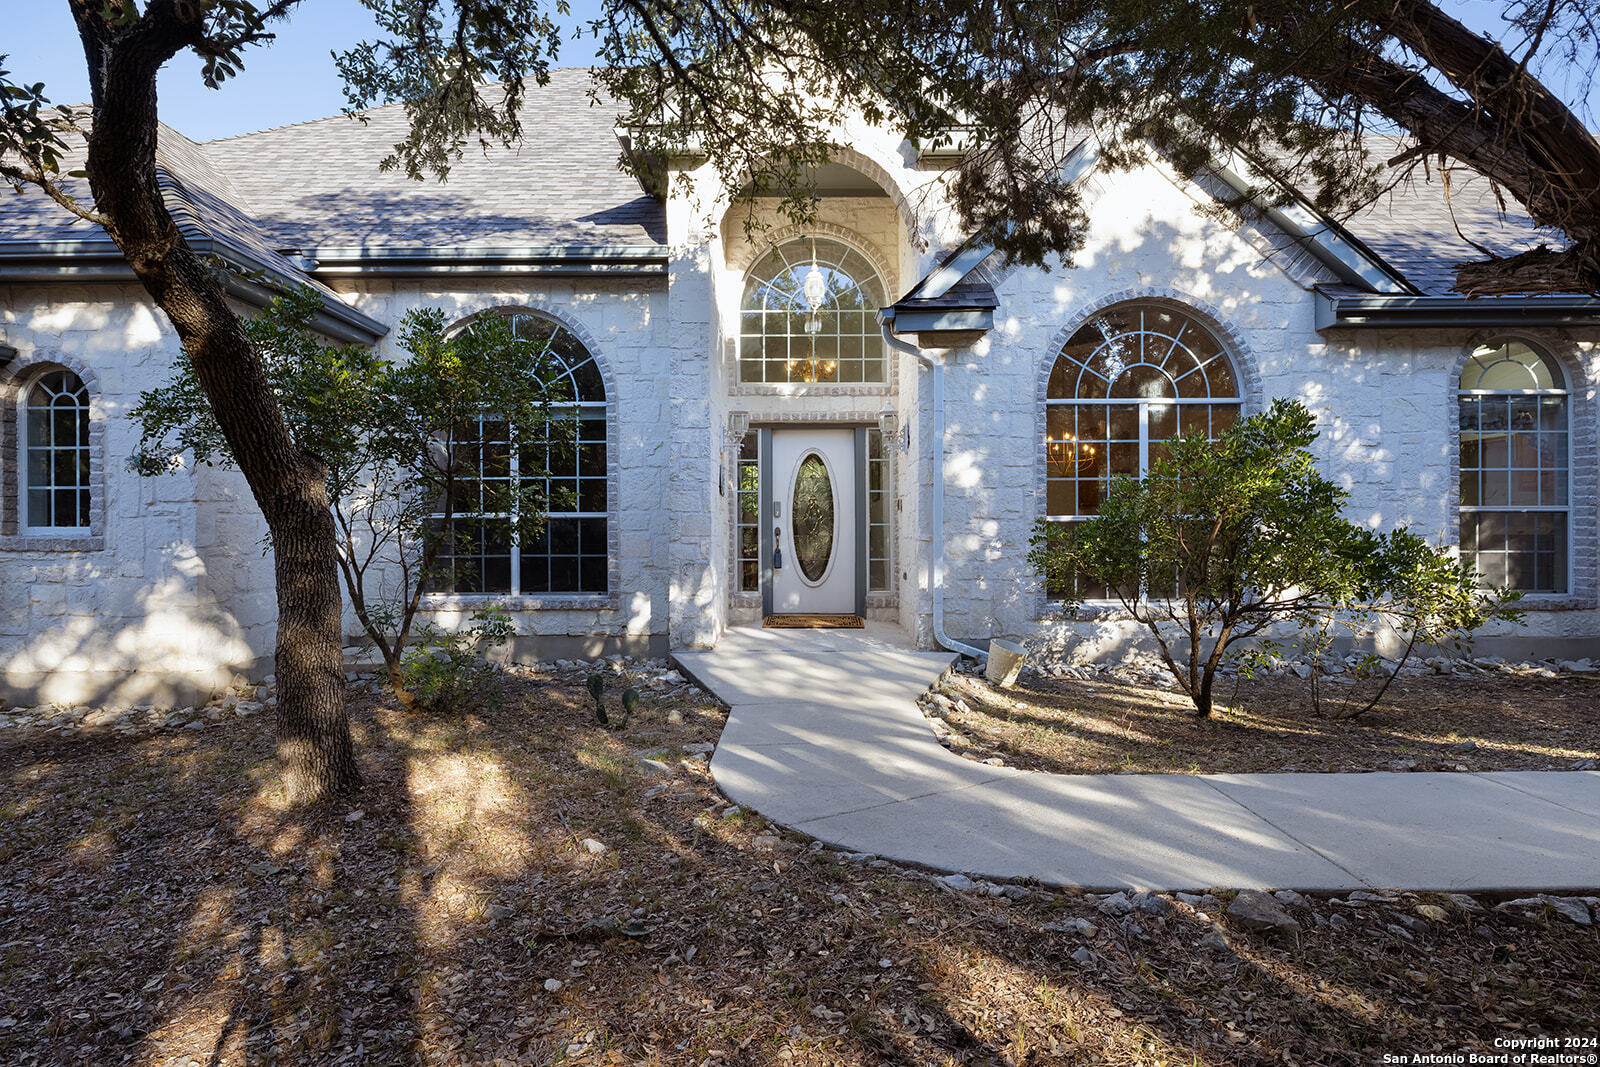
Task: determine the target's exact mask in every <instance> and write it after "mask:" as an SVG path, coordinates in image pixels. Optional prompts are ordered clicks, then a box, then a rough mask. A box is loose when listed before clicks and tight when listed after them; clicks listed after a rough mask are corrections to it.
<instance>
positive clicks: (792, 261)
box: [739, 237, 887, 383]
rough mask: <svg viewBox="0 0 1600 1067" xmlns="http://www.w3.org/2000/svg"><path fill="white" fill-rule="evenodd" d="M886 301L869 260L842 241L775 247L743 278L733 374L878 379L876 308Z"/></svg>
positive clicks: (746, 378) (757, 378) (764, 378)
mask: <svg viewBox="0 0 1600 1067" xmlns="http://www.w3.org/2000/svg"><path fill="white" fill-rule="evenodd" d="M885 303H887V300H886V298H885V291H884V285H883V281H882V280H881V279H880V278H879V277H878V274H877V272H876V271H875V270H873V269H872V264H871V263H869V262H868V261H867V257H866V256H864V255H862V254H861V253H860V252H858V251H856V250H855V249H854V248H851V247H850V246H849V245H847V244H845V243H843V242H842V241H836V240H833V239H832V238H827V237H815V238H812V237H801V238H797V239H795V240H793V241H788V242H785V243H784V244H781V245H778V246H777V247H776V248H774V249H772V251H770V252H768V253H767V254H766V255H765V256H763V257H761V259H760V260H758V261H757V262H756V264H755V266H753V267H751V268H750V272H749V274H748V275H746V277H745V288H744V301H743V303H742V305H741V308H742V310H741V312H740V326H739V380H740V381H741V382H779V383H789V382H865V383H875V382H883V381H884V380H885V375H884V368H883V335H882V333H881V332H880V331H879V329H878V320H877V315H876V312H877V309H878V308H880V307H882V306H883V305H884V304H885Z"/></svg>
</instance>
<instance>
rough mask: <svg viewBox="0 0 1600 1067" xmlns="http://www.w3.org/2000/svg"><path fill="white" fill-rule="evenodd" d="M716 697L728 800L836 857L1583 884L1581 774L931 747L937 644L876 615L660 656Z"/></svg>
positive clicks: (1333, 879)
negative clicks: (1195, 763) (1323, 770)
mask: <svg viewBox="0 0 1600 1067" xmlns="http://www.w3.org/2000/svg"><path fill="white" fill-rule="evenodd" d="M674 658H675V659H676V660H677V661H678V663H679V665H680V666H681V667H682V668H683V670H684V671H686V672H687V673H688V674H690V675H691V676H693V677H694V678H695V679H696V680H697V681H699V682H700V683H701V684H703V685H704V686H706V688H708V689H710V690H711V691H712V692H713V693H715V694H716V695H717V696H718V697H719V698H720V699H721V700H723V701H724V702H726V703H727V704H728V705H729V706H730V707H731V708H732V709H733V710H732V714H731V715H730V716H729V719H728V725H727V728H726V729H725V730H724V731H723V734H722V740H721V743H720V744H719V745H718V746H717V750H716V754H715V756H714V757H713V758H712V761H711V771H712V774H713V775H714V776H715V778H716V781H717V784H718V785H719V786H720V787H721V788H722V790H723V792H724V793H726V794H727V795H728V797H729V798H731V799H732V800H733V801H734V802H735V803H738V804H741V805H744V806H746V807H749V808H752V809H754V810H756V811H758V812H760V813H761V814H762V815H765V816H766V817H767V818H769V819H771V820H772V821H774V822H776V823H779V824H782V825H784V826H789V827H792V828H794V829H796V830H800V831H802V832H804V833H806V834H809V835H811V836H813V837H816V838H820V839H821V840H823V841H825V842H828V843H829V844H831V845H835V846H838V847H840V848H844V849H849V850H851V851H855V852H871V853H875V854H877V855H879V856H883V857H884V858H886V859H892V860H899V861H901V862H909V863H917V864H922V865H926V866H928V867H935V868H939V869H942V870H949V871H961V872H964V873H967V874H972V875H977V876H983V877H988V878H1037V879H1038V880H1040V881H1041V882H1044V883H1047V884H1052V885H1063V886H1082V887H1085V888H1091V889H1151V890H1175V889H1198V888H1204V887H1211V886H1216V887H1227V888H1241V889H1243V888H1267V889H1300V890H1330V891H1331V890H1339V891H1343V890H1350V889H1361V888H1397V889H1418V890H1420V889H1434V890H1447V891H1500V890H1504V891H1517V892H1521V891H1524V890H1540V889H1547V890H1581V889H1594V888H1596V887H1600V773H1596V772H1589V771H1566V772H1535V771H1516V772H1503V773H1488V774H1465V773H1444V774H1432V773H1406V774H1389V773H1377V774H1218V775H1180V774H1172V775H1060V774H1042V773H1033V772H1028V771H1020V770H1015V769H1010V768H998V767H990V766H986V765H984V764H980V763H974V762H972V761H970V760H965V759H962V758H961V757H959V756H956V755H953V754H951V753H950V752H947V751H946V750H945V749H944V748H943V747H942V746H940V745H939V744H938V742H937V741H935V740H934V736H933V732H932V730H931V729H929V727H928V725H927V722H926V720H925V719H924V718H923V717H922V714H921V712H920V711H919V710H918V709H917V706H916V699H917V697H918V696H919V695H920V694H921V693H922V692H923V691H924V690H925V689H927V688H928V686H930V685H932V684H933V683H934V682H935V681H937V680H938V678H939V677H940V675H941V674H943V672H944V671H945V670H946V669H948V667H949V666H950V664H951V662H952V661H953V660H954V657H953V656H951V655H949V654H946V653H937V654H935V653H928V652H917V651H914V650H911V649H908V648H906V647H905V639H904V635H903V634H901V633H900V632H899V631H898V630H894V629H892V628H885V627H878V626H873V627H871V628H869V629H868V630H867V631H865V632H863V631H849V630H760V629H735V630H732V631H730V632H729V634H728V635H727V637H726V638H725V639H724V640H723V642H722V643H721V644H719V645H718V647H717V648H716V649H714V650H712V651H709V652H680V653H677V654H676V655H675V657H674Z"/></svg>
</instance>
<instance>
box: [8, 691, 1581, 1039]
mask: <svg viewBox="0 0 1600 1067" xmlns="http://www.w3.org/2000/svg"><path fill="white" fill-rule="evenodd" d="M1074 692H1077V693H1078V694H1079V696H1077V697H1072V696H1070V695H1069V693H1068V692H1063V693H1058V694H1056V695H1054V696H1051V697H1049V699H1050V700H1058V701H1060V702H1062V704H1063V705H1071V704H1073V702H1074V701H1076V702H1077V703H1079V704H1082V703H1083V697H1082V693H1084V692H1087V691H1085V690H1076V691H1074ZM1556 692H1557V690H1556V689H1555V688H1552V689H1551V690H1550V693H1551V694H1554V693H1556ZM1583 692H1585V693H1589V694H1592V693H1593V692H1594V691H1593V689H1588V690H1583ZM1467 693H1468V691H1467V690H1462V691H1461V694H1462V696H1463V697H1464V696H1466V695H1467ZM612 699H613V700H614V699H615V697H614V696H613V698H612ZM1041 699H1043V698H1042V697H1041ZM1106 699H1108V700H1109V699H1110V695H1109V694H1108V695H1107V697H1106ZM1117 699H1119V700H1123V701H1124V705H1119V706H1125V711H1123V712H1119V713H1118V714H1120V715H1124V716H1126V718H1125V719H1123V720H1118V721H1117V722H1116V723H1115V725H1114V727H1113V728H1111V730H1110V734H1109V735H1108V739H1106V740H1104V741H1101V742H1097V743H1098V744H1103V745H1105V746H1106V747H1105V748H1104V749H1103V750H1101V752H1102V754H1100V755H1097V756H1096V757H1095V759H1094V760H1093V761H1090V762H1091V764H1092V765H1093V766H1105V765H1108V763H1107V761H1109V760H1113V759H1115V758H1117V757H1114V756H1113V755H1111V753H1113V752H1116V751H1133V749H1130V748H1129V747H1128V741H1127V739H1126V738H1124V737H1123V734H1124V733H1128V734H1132V733H1141V734H1142V733H1145V732H1148V733H1149V734H1150V735H1152V737H1154V736H1158V735H1160V734H1164V733H1166V732H1168V728H1169V726H1177V725H1185V724H1181V723H1179V722H1178V721H1177V720H1176V719H1174V720H1173V722H1172V723H1168V721H1167V720H1166V719H1165V718H1160V717H1159V716H1161V715H1163V714H1165V713H1164V712H1160V711H1155V710H1147V711H1146V712H1144V713H1143V714H1144V715H1147V716H1155V717H1156V718H1137V717H1135V716H1136V714H1137V713H1138V709H1137V702H1136V701H1134V700H1133V699H1132V694H1124V695H1123V696H1119V697H1118V698H1117ZM587 700H588V698H587V695H586V694H585V693H584V692H583V689H582V681H581V678H580V677H574V678H571V679H553V678H551V677H549V676H540V675H535V674H529V675H527V676H524V677H519V678H516V679H513V680H512V681H511V683H510V690H509V693H508V699H507V701H506V703H505V705H504V707H503V708H502V709H501V710H499V711H495V712H492V713H486V714H482V715H473V716H467V717H463V718H419V717H408V716H406V715H403V714H401V713H400V712H398V711H396V710H395V709H394V708H392V707H390V706H389V705H388V704H387V703H386V702H385V701H384V700H383V699H382V698H381V697H374V696H372V695H370V694H366V693H364V692H361V691H357V690H353V691H352V712H353V721H354V728H355V732H356V735H357V740H358V746H359V752H360V759H361V762H362V766H363V770H364V773H365V775H366V778H367V782H368V786H367V789H366V790H365V792H363V793H362V794H361V795H359V796H357V797H355V798H354V799H352V800H350V801H348V802H344V803H339V804H334V805H328V806H324V807H318V808H314V809H309V810H289V809H287V808H286V807H285V806H284V804H283V799H282V794H281V792H280V788H279V784H278V781H277V779H276V775H275V769H274V767H275V765H274V763H273V746H272V741H271V738H270V723H269V722H267V721H265V720H266V718H267V717H266V716H262V717H260V718H256V719H250V720H241V719H229V720H224V721H221V722H219V723H216V724H214V725H209V726H202V727H197V728H169V727H161V728H155V729H153V730H151V731H146V732H142V733H139V734H137V735H135V736H122V735H120V734H117V733H115V732H112V731H110V730H101V731H95V730H88V731H85V732H80V733H71V734H61V733H47V732H44V731H42V730H32V729H26V730H25V729H13V730H8V731H6V733H5V734H4V736H0V864H3V866H0V871H3V874H0V1063H4V1064H7V1065H26V1064H74V1065H77V1064H95V1065H110V1064H121V1063H132V1064H141V1065H143V1064H150V1065H157V1064H161V1065H168V1064H188V1063H195V1064H243V1063H251V1064H296V1065H299V1064H347V1063H348V1064H357V1063H364V1064H376V1065H390V1064H409V1063H451V1064H457V1063H463V1064H464V1063H474V1064H480V1063H513V1062H515V1063H539V1064H550V1063H571V1064H636V1063H637V1064H674V1065H676V1064H711V1065H723V1064H773V1065H783V1067H788V1065H794V1064H816V1065H834V1064H862V1065H877V1064H886V1063H895V1064H901V1063H904V1064H1009V1065H1022V1064H1086V1065H1087V1064H1112V1065H1118V1064H1147V1065H1154V1064H1187V1065H1206V1067H1224V1065H1234V1064H1251V1065H1265V1064H1269V1063H1271V1064H1291V1065H1292V1064H1307V1065H1309V1064H1336V1065H1346V1064H1348V1065H1356V1064H1363V1065H1365V1064H1375V1063H1379V1062H1382V1060H1381V1056H1382V1053H1383V1052H1384V1051H1393V1052H1405V1053H1415V1052H1427V1051H1443V1050H1455V1049H1461V1048H1471V1049H1477V1050H1485V1051H1486V1050H1490V1049H1491V1048H1492V1046H1493V1042H1494V1040H1495V1038H1497V1037H1506V1036H1518V1037H1528V1036H1535V1035H1544V1034H1548V1035H1554V1036H1558V1037H1578V1036H1583V1035H1586V1034H1587V1035H1593V1034H1594V1029H1593V1027H1594V1020H1595V1019H1596V1018H1600V973H1597V969H1596V961H1597V960H1600V937H1597V934H1596V932H1595V928H1594V927H1585V926H1578V925H1574V924H1573V923H1572V922H1569V921H1567V920H1564V919H1561V918H1559V917H1557V916H1556V915H1555V914H1554V912H1553V911H1552V910H1551V909H1549V908H1542V909H1541V908H1537V907H1536V908H1534V909H1533V910H1531V911H1528V912H1527V913H1525V914H1524V913H1519V912H1507V911H1496V910H1493V909H1492V908H1489V909H1488V910H1480V908H1482V907H1483V906H1485V905H1490V904H1492V903H1493V902H1492V901H1481V902H1474V901H1471V900H1466V899H1464V898H1463V899H1445V898H1437V897H1422V898H1417V897H1396V898H1394V899H1391V900H1383V901H1379V900H1376V899H1373V900H1366V901H1363V900H1354V899H1352V900H1351V901H1349V902H1345V903H1334V902H1331V901H1327V900H1311V901H1306V902H1298V903H1294V904H1293V905H1292V906H1291V907H1290V908H1289V910H1290V912H1291V913H1292V914H1293V915H1294V916H1295V917H1296V919H1297V920H1298V921H1299V922H1300V923H1301V925H1302V926H1303V927H1304V931H1303V932H1302V933H1301V934H1299V935H1298V936H1290V937H1279V936H1272V937H1268V936H1264V935H1261V934H1255V933H1249V932H1246V931H1245V930H1243V929H1241V928H1239V927H1238V926H1236V925H1235V924H1234V923H1233V922H1232V920H1229V919H1225V918H1221V917H1220V915H1221V912H1222V911H1223V910H1224V909H1225V907H1226V902H1227V900H1228V898H1229V894H1227V893H1225V892H1219V893H1218V898H1219V899H1216V900H1206V899H1204V898H1196V899H1195V900H1193V901H1191V902H1190V903H1184V902H1181V901H1177V902H1174V901H1173V900H1172V899H1171V898H1166V897H1160V898H1142V899H1140V900H1139V901H1138V902H1137V903H1138V906H1139V908H1138V910H1133V911H1131V912H1129V911H1127V908H1128V905H1127V904H1126V902H1118V901H1112V900H1099V899H1096V898H1093V897H1088V896H1084V895H1082V894H1078V893H1074V892H1070V891H1054V892H1051V891H1046V890H1044V889H1042V888H1040V887H1037V886H1031V887H1029V886H1013V887H1004V889H1002V887H999V886H994V887H990V886H987V885H984V884H979V886H978V887H977V888H976V889H975V890H974V891H970V892H964V893H958V892H953V891H951V890H949V889H947V888H944V887H941V886H940V885H939V884H937V883H934V882H932V881H931V880H930V879H929V877H928V875H927V874H926V873H925V872H920V871H914V870H905V869H902V868H899V867H896V866H892V865H890V864H888V863H886V862H885V861H882V860H874V859H872V858H869V857H853V858H852V857H845V856H841V855H839V854H837V853H834V852H831V851H828V850H821V849H814V848H813V847H812V846H811V844H810V843H809V842H808V841H806V840H805V839H804V838H801V837H799V836H797V835H790V834H785V833H780V832H778V831H777V830H776V829H774V828H772V827H769V826H767V825H766V824H765V823H763V822H762V821H761V820H760V819H759V818H756V817H753V816H751V815H749V814H748V813H743V812H738V811H735V810H731V809H730V808H729V807H728V805H727V804H726V802H725V801H723V800H722V799H721V798H720V797H719V796H718V794H717V792H716V790H715V788H714V787H713V785H712V784H711V782H710V780H709V777H708V775H707V774H706V772H705V768H704V763H703V762H702V760H703V754H701V753H698V752H694V751H693V750H691V749H686V748H685V746H699V745H705V744H707V743H710V742H714V741H715V740H716V738H717V735H718V733H719V731H720V729H721V727H722V723H723V712H722V710H721V709H719V708H718V707H716V706H715V705H714V704H712V703H711V702H709V701H708V700H706V699H704V698H703V697H700V696H698V695H696V694H694V693H690V694H687V695H680V696H678V697H675V698H672V699H670V700H661V701H649V700H647V704H646V707H645V708H644V710H643V712H641V715H640V716H639V717H636V718H635V720H634V722H633V723H632V724H630V728H629V730H628V731H627V732H626V733H618V732H613V731H608V730H605V729H602V728H600V727H599V726H597V725H595V724H594V723H593V722H592V721H591V719H590V715H589V712H588V708H587ZM1492 703H1494V704H1495V705H1498V704H1499V702H1498V700H1496V701H1494V702H1492ZM1043 706H1046V705H1041V707H1043ZM1048 706H1050V707H1054V706H1055V705H1048ZM1500 706H1503V705H1500ZM1558 709H1559V702H1558V701H1555V700H1553V699H1552V700H1551V701H1549V702H1547V703H1546V705H1545V706H1543V707H1542V708H1541V709H1540V710H1537V711H1527V712H1526V713H1524V712H1521V711H1518V712H1515V714H1517V715H1518V716H1519V721H1523V720H1524V719H1525V721H1526V722H1527V723H1528V724H1530V726H1531V725H1532V724H1535V723H1538V722H1540V721H1542V720H1543V719H1550V720H1551V722H1552V723H1553V724H1560V723H1565V722H1568V721H1570V717H1569V716H1562V715H1558ZM673 712H677V713H678V715H679V716H681V718H682V720H683V721H682V723H681V724H679V723H673V722H669V721H668V719H669V717H671V716H672V713H673ZM1028 714H1029V715H1036V714H1042V713H1035V712H1029V713H1028ZM1073 714H1080V712H1074V713H1073ZM1081 714H1087V711H1084V712H1081ZM1257 714H1261V712H1258V713H1257ZM1442 714H1443V711H1442V709H1441V716H1442ZM1502 714H1507V715H1509V714H1513V713H1512V712H1505V713H1502ZM1049 721H1050V722H1052V723H1053V721H1054V720H1049ZM1254 722H1255V720H1246V721H1243V722H1240V723H1231V722H1223V723H1216V724H1198V725H1196V724H1186V729H1189V730H1194V731H1204V730H1211V731H1212V732H1213V733H1220V732H1221V731H1224V730H1227V731H1255V733H1254V734H1250V735H1248V736H1256V737H1259V736H1261V735H1262V734H1263V733H1269V734H1271V735H1274V736H1275V735H1282V737H1281V743H1283V744H1285V745H1291V744H1295V743H1297V742H1292V741H1291V738H1292V737H1293V736H1295V733H1296V730H1297V729H1305V726H1304V724H1301V725H1300V726H1299V727H1294V726H1292V720H1285V721H1283V722H1282V723H1278V721H1277V720H1271V719H1263V720H1261V722H1262V723H1277V725H1271V726H1270V727H1269V726H1265V725H1263V726H1256V725H1252V723H1254ZM1463 725H1464V724H1460V723H1457V724H1456V725H1455V727H1453V728H1455V729H1458V730H1459V729H1462V728H1463ZM1412 726H1413V727H1415V730H1414V732H1417V733H1418V736H1419V737H1432V736H1433V735H1434V733H1435V732H1437V731H1438V730H1439V729H1442V728H1443V727H1442V719H1441V724H1440V725H1434V726H1429V727H1428V728H1427V730H1425V731H1424V730H1422V729H1421V727H1420V726H1417V724H1415V723H1413V724H1412ZM1040 728H1041V729H1042V728H1043V726H1042V724H1041V726H1040ZM1052 728H1053V727H1052ZM1366 728H1367V727H1365V726H1363V727H1362V728H1361V729H1366ZM1554 728H1555V729H1557V731H1559V729H1560V728H1561V727H1560V726H1559V725H1556V726H1555V727H1554ZM1078 729H1079V730H1080V731H1081V732H1082V733H1084V734H1085V735H1088V734H1089V730H1088V728H1087V727H1086V726H1085V727H1080V728H1078ZM1183 736H1185V737H1187V736H1191V735H1190V734H1187V733H1186V734H1184V735H1183ZM1192 736H1195V737H1199V736H1203V735H1202V734H1200V733H1195V734H1193V735H1192ZM1242 736H1247V735H1244V734H1241V737H1242ZM1496 736H1500V735H1496ZM1541 736H1542V735H1541ZM1184 743H1185V744H1190V742H1184ZM1374 743H1375V742H1374ZM1408 743H1411V742H1408ZM1414 743H1419V744H1420V743H1422V742H1421V741H1417V742H1414ZM1148 744H1149V745H1150V753H1151V754H1150V755H1149V756H1145V755H1142V754H1141V755H1140V756H1139V759H1140V760H1141V761H1148V762H1150V763H1151V764H1152V765H1158V766H1156V767H1155V769H1187V765H1188V764H1189V763H1190V762H1191V757H1189V756H1188V755H1185V756H1182V757H1180V758H1179V762H1178V763H1172V762H1171V761H1169V760H1168V758H1167V757H1166V756H1165V755H1161V753H1163V752H1164V751H1165V750H1164V749H1163V748H1162V747H1161V746H1160V745H1159V744H1158V743H1156V742H1155V741H1154V740H1152V741H1150V742H1148ZM1540 744H1543V745H1546V746H1547V747H1550V748H1559V749H1561V750H1562V751H1563V752H1566V751H1568V750H1571V751H1574V752H1576V751H1588V750H1592V748H1593V743H1592V734H1585V735H1584V737H1582V738H1575V739H1571V740H1568V739H1559V738H1558V736H1556V737H1551V738H1549V739H1548V740H1547V741H1541V742H1540ZM1232 747H1233V748H1237V749H1239V750H1240V751H1241V752H1243V750H1244V749H1245V748H1246V747H1247V746H1245V745H1244V744H1243V743H1242V742H1241V743H1239V744H1238V745H1236V746H1232ZM1231 750H1232V749H1231V748H1230V747H1227V746H1225V747H1223V748H1222V749H1220V751H1223V752H1227V751H1231ZM1184 751H1186V752H1187V751H1198V750H1196V749H1192V748H1191V749H1185V750H1184ZM1294 751H1295V752H1297V753H1299V752H1300V751H1302V750H1301V749H1298V748H1297V749H1294ZM696 757H700V758H698V759H697V758H696ZM641 758H654V759H656V760H657V761H658V762H659V763H660V764H664V765H665V766H664V768H658V767H654V766H651V765H649V764H642V763H641V762H640V760H641ZM1239 758H1243V756H1242V755H1241V756H1240V757H1239ZM1251 758H1252V759H1257V758H1266V757H1251ZM1274 758H1276V757H1274ZM1340 758H1342V759H1345V760H1346V761H1348V760H1349V759H1351V758H1353V757H1340ZM1539 758H1545V757H1539ZM1295 761H1297V762H1300V763H1302V764H1305V765H1310V764H1311V763H1312V762H1313V761H1312V760H1310V759H1309V758H1308V757H1306V756H1303V755H1298V754H1297V755H1296V756H1295ZM991 894H999V895H991ZM1006 894H1008V895H1006ZM1012 898H1016V899H1012ZM1419 905H1423V906H1424V907H1425V908H1436V909H1438V910H1436V911H1433V912H1432V915H1433V918H1431V919H1424V918H1419V913H1418V911H1417V909H1418V906H1419ZM1120 912H1126V913H1125V914H1119V913H1120Z"/></svg>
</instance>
